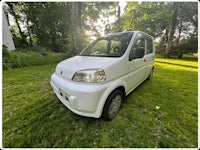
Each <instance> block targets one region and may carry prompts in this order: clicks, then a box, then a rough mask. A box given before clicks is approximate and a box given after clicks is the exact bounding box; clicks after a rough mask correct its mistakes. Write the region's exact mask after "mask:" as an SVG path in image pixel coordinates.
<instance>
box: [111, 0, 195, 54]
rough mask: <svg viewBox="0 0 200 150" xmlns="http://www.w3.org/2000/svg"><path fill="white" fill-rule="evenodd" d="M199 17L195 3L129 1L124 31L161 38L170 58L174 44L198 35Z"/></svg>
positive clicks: (161, 46)
mask: <svg viewBox="0 0 200 150" xmlns="http://www.w3.org/2000/svg"><path fill="white" fill-rule="evenodd" d="M197 16H198V5H197V3H195V2H187V3H186V2H184V3H183V2H181V3H180V2H174V3H172V2H164V3H163V2H151V3H149V2H144V3H143V2H142V3H136V2H128V3H127V7H126V9H125V13H124V15H123V16H122V17H121V18H120V19H121V20H123V21H122V26H123V28H124V29H128V30H141V31H144V32H147V33H149V34H150V35H152V36H153V37H155V38H160V44H161V45H160V44H158V45H160V46H159V47H160V48H161V49H162V50H163V51H162V53H163V54H164V56H165V57H170V55H171V54H172V53H171V51H173V48H174V47H175V45H178V44H179V42H180V41H181V43H182V40H183V39H185V40H187V39H188V40H189V39H190V38H192V37H193V36H194V35H196V34H197V31H198V28H197V22H198V17H197ZM114 26H115V24H114ZM193 39H195V38H193ZM184 43H187V42H184ZM161 49H159V50H161Z"/></svg>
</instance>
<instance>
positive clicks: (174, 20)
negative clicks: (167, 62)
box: [164, 2, 179, 57]
mask: <svg viewBox="0 0 200 150" xmlns="http://www.w3.org/2000/svg"><path fill="white" fill-rule="evenodd" d="M178 7H179V4H178V3H177V2H174V4H173V10H172V18H171V22H170V26H169V32H168V35H167V39H168V40H167V43H166V50H165V56H164V57H169V53H170V50H171V47H172V40H173V38H174V33H175V29H176V24H177V13H178Z"/></svg>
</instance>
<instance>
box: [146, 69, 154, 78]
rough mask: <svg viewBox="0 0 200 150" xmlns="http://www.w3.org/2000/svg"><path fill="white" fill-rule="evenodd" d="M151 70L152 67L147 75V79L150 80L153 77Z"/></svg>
mask: <svg viewBox="0 0 200 150" xmlns="http://www.w3.org/2000/svg"><path fill="white" fill-rule="evenodd" d="M153 70H154V69H152V70H151V72H150V74H149V76H148V78H147V79H148V80H152V78H153Z"/></svg>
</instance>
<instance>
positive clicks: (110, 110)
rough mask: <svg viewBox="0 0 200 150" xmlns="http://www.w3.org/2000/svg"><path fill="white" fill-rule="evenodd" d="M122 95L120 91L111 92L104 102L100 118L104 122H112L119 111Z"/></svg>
mask: <svg viewBox="0 0 200 150" xmlns="http://www.w3.org/2000/svg"><path fill="white" fill-rule="evenodd" d="M123 99H124V94H123V92H122V91H120V90H115V91H113V92H112V93H111V94H110V95H109V97H108V98H107V100H106V103H105V105H104V109H103V113H102V117H103V119H104V120H112V119H114V118H115V117H116V115H117V114H118V112H119V111H120V109H121V106H122V102H123Z"/></svg>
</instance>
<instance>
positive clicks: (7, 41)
mask: <svg viewBox="0 0 200 150" xmlns="http://www.w3.org/2000/svg"><path fill="white" fill-rule="evenodd" d="M2 46H6V47H7V49H8V50H15V44H14V41H13V38H12V34H11V32H10V29H9V25H8V19H7V18H6V15H5V13H4V10H3V11H2Z"/></svg>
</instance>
